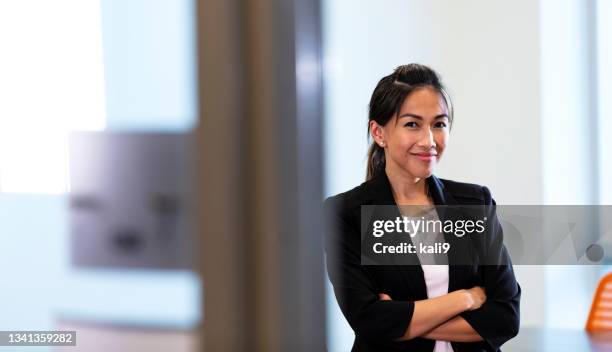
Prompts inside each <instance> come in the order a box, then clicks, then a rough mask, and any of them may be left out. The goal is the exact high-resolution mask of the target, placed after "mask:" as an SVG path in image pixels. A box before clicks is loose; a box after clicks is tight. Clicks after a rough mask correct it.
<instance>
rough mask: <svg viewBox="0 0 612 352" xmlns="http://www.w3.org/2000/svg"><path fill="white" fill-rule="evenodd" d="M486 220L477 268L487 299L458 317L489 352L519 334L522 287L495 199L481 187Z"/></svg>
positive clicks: (497, 348)
mask: <svg viewBox="0 0 612 352" xmlns="http://www.w3.org/2000/svg"><path fill="white" fill-rule="evenodd" d="M483 192H484V195H485V205H486V209H487V219H488V220H487V221H488V222H489V224H488V226H489V227H490V229H491V231H490V232H489V234H490V236H488V238H487V241H486V245H487V246H488V251H487V257H488V258H486V259H485V261H486V263H485V265H483V266H481V267H480V270H481V275H482V276H481V277H482V280H483V287H484V289H485V292H486V295H487V300H486V301H485V303H484V304H483V305H482V306H481V307H480V308H479V309H476V310H473V311H466V312H463V313H461V316H462V317H463V318H464V319H465V320H466V321H467V322H468V323H469V324H470V325H471V326H472V327H473V328H474V330H476V332H478V334H480V336H481V337H482V338H483V339H484V341H485V342H486V343H487V345H488V346H489V347H490V349H491V350H492V351H497V350H499V348H500V346H501V345H502V344H504V343H505V342H506V341H508V340H510V339H511V338H513V337H514V336H516V335H517V334H518V331H519V321H520V309H519V303H520V298H521V287H520V286H519V284H518V283H517V281H516V278H515V276H514V270H513V269H512V261H511V260H510V256H509V254H508V251H507V250H506V247H505V246H504V244H503V231H502V227H501V225H500V223H499V219H498V218H497V213H496V211H495V208H496V204H495V200H493V199H492V197H491V193H490V192H489V190H488V189H487V188H486V187H483Z"/></svg>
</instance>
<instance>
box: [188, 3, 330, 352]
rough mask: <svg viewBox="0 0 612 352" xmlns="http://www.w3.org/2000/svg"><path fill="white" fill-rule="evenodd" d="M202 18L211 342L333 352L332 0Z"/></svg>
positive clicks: (204, 10)
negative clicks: (327, 130)
mask: <svg viewBox="0 0 612 352" xmlns="http://www.w3.org/2000/svg"><path fill="white" fill-rule="evenodd" d="M197 15H198V20H197V22H198V28H197V30H198V55H199V58H198V60H199V66H198V67H199V98H200V99H199V107H200V109H199V110H200V123H199V125H198V127H197V132H196V134H197V136H198V143H197V152H196V156H197V160H196V162H197V163H198V165H199V166H198V170H199V175H198V194H197V195H198V199H197V201H198V204H197V212H198V214H197V216H196V217H197V218H198V219H199V230H198V231H199V236H198V238H199V240H200V242H199V244H198V246H199V252H200V263H199V272H200V273H201V275H202V278H203V287H204V290H203V291H204V294H203V296H204V297H203V324H202V329H201V332H202V337H203V342H204V343H203V345H204V350H206V351H322V350H325V292H324V290H325V289H324V279H323V278H324V276H323V273H324V271H323V253H322V241H321V229H322V226H321V221H320V220H321V207H320V204H321V200H322V196H323V189H322V188H323V170H322V165H323V163H322V150H323V148H322V140H323V131H322V118H323V109H322V96H323V94H322V84H321V14H320V0H303V1H300V0H242V1H241V0H200V1H198V11H197Z"/></svg>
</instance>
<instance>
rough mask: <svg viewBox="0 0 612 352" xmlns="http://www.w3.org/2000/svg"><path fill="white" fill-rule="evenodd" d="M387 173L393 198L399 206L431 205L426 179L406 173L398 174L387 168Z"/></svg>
mask: <svg viewBox="0 0 612 352" xmlns="http://www.w3.org/2000/svg"><path fill="white" fill-rule="evenodd" d="M385 173H386V174H387V177H388V178H389V183H390V184H391V189H392V192H393V197H394V198H395V201H396V203H398V204H429V203H430V202H429V201H428V197H427V182H426V179H425V178H418V177H414V176H412V175H408V174H406V173H405V172H396V171H394V170H392V168H389V166H388V165H387V166H385Z"/></svg>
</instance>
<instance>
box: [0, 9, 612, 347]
mask: <svg viewBox="0 0 612 352" xmlns="http://www.w3.org/2000/svg"><path fill="white" fill-rule="evenodd" d="M610 23H612V2H610V1H606V0H585V1H583V0H538V1H532V0H518V1H513V2H507V1H488V0H463V1H454V0H434V1H426V0H384V1H365V0H358V1H354V0H353V1H351V0H320V1H319V0H303V1H300V0H290V1H282V0H276V1H275V0H246V1H239V0H200V1H197V0H127V1H120V0H53V1H44V0H5V1H2V2H0V47H1V48H2V53H3V54H2V55H0V249H2V255H0V276H1V277H2V280H1V283H0V285H1V287H0V302H1V303H0V312H2V314H0V331H7V330H60V329H65V330H76V331H77V341H78V343H77V346H76V347H61V348H55V349H54V348H52V347H20V350H23V351H30V350H31V351H52V350H61V351H64V350H66V351H72V350H78V351H110V350H112V351H170V350H171V351H201V350H204V349H205V350H210V351H234V350H236V351H247V350H248V351H259V350H261V351H286V350H291V351H300V350H303V351H315V350H324V349H327V350H329V351H333V352H335V351H348V350H350V346H351V345H352V341H353V338H354V334H353V332H352V330H351V329H350V327H349V326H348V324H347V323H346V320H345V319H344V317H343V316H342V314H341V313H340V311H339V309H338V306H337V303H336V301H335V299H334V297H333V292H332V291H331V286H330V284H329V282H328V280H327V278H326V277H325V273H324V270H323V259H324V258H323V255H322V253H321V239H320V233H321V224H320V215H321V214H320V209H319V206H320V202H321V201H322V199H323V198H324V197H327V196H330V195H333V194H337V193H339V192H343V191H346V190H348V189H351V188H353V187H354V186H356V185H358V184H360V183H361V182H363V180H364V177H365V165H366V152H367V147H368V141H367V139H366V127H367V124H366V122H367V105H368V102H369V98H370V95H371V93H372V90H373V88H374V86H375V84H376V83H377V81H378V80H379V79H380V78H381V77H382V76H384V75H386V74H388V73H390V72H391V71H392V70H393V69H394V68H395V67H397V66H399V65H401V64H405V63H410V62H419V63H424V64H427V65H429V66H431V67H433V68H434V69H436V70H437V71H438V72H440V74H441V76H442V79H443V81H444V82H445V84H446V85H447V87H448V89H449V92H450V95H451V96H452V97H453V101H454V105H455V109H456V110H455V113H456V115H455V117H456V119H455V123H454V125H453V129H452V132H451V143H450V145H449V148H448V150H447V152H446V155H445V157H444V159H443V160H442V163H441V165H440V167H439V169H438V171H437V172H436V174H437V175H438V176H440V177H444V178H449V179H456V180H459V181H464V182H472V183H479V184H484V185H487V186H488V187H489V188H490V189H491V191H492V194H493V196H494V197H495V200H496V201H497V203H498V204H518V205H523V204H526V205H527V204H580V205H581V204H611V202H612V185H610V184H609V182H606V181H607V180H610V179H612V141H611V140H610V139H608V138H606V137H607V136H606V132H605V131H610V130H612V120H611V119H610V116H611V114H612V105H611V102H610V100H609V99H606V98H608V97H610V96H611V93H612V72H611V70H612V68H610V65H609V62H611V61H612V57H611V55H612V47H611V46H610V43H612V41H611V40H610V39H609V38H608V37H609V36H612V27H611V26H610ZM162 140H163V141H165V142H163V143H167V144H163V145H166V146H167V148H166V149H156V148H158V147H159V146H160V145H162V144H161V143H162ZM185 141H188V143H187V142H185ZM124 142H125V143H126V144H121V143H124ZM185 143H186V144H185ZM122 145H124V146H125V147H124V148H125V149H122V148H121V147H120V146H122ZM185 145H187V146H188V147H185ZM177 146H180V147H177ZM88 148H91V149H88ZM88 150H92V151H93V150H95V151H96V153H94V152H91V153H92V157H91V158H88V157H87V155H88V153H87V152H86V151H88ZM136 151H137V152H136ZM177 153H178V154H177ZM181 153H185V154H181ZM179 154H180V155H181V157H177V156H176V155H179ZM145 160H146V161H150V163H149V162H147V163H145V162H144V161H145ZM140 162H142V163H140ZM77 164H78V165H77ZM141 165H148V166H146V167H145V166H141ZM92 170H96V171H95V172H93V171H92ZM122 170H131V171H130V174H129V175H130V177H128V176H126V174H125V173H122V172H121V171H122ZM71 178H72V179H71ZM128 180H132V181H128ZM168 180H176V182H174V183H173V182H170V183H168ZM113 182H117V183H116V184H114V183H113ZM130 182H132V183H130ZM137 185H138V186H137ZM143 185H145V186H143ZM84 189H85V190H87V192H90V193H88V194H85V197H82V196H83V194H82V193H79V191H80V190H84ZM168 194H171V195H173V196H176V195H177V194H179V195H180V196H176V197H173V196H170V197H169V196H168ZM88 197H89V198H88ZM92 197H93V198H95V199H97V200H93V201H92ZM139 199H140V200H139ZM151 199H153V200H151ZM177 199H178V205H176V204H177ZM100 200H102V201H104V202H108V204H107V206H108V207H109V209H111V210H112V211H110V210H109V211H107V212H106V213H104V211H102V210H100V208H96V207H98V206H99V204H100ZM147 202H153V204H154V205H153V208H154V209H158V210H159V214H162V213H163V214H169V213H172V214H174V212H178V214H180V216H179V218H178V220H176V221H174V222H173V221H166V220H163V219H162V217H163V215H159V214H158V213H155V214H156V215H151V214H150V208H151V205H150V204H149V203H147ZM92 204H93V206H92ZM96 204H97V205H96ZM92 207H93V208H96V209H97V210H96V211H97V212H98V213H95V214H97V215H95V216H91V217H87V216H85V217H83V216H81V215H75V214H76V213H77V212H79V211H82V209H83V208H88V209H90V210H89V211H91V208H92ZM79 209H81V210H79ZM124 209H125V211H124ZM160 219H161V220H160ZM115 225H116V226H115ZM158 228H163V229H164V230H163V231H165V232H164V233H166V232H167V233H169V234H171V236H170V237H168V238H169V239H168V238H166V237H164V238H158V237H159V236H158V235H160V236H162V237H163V236H165V235H164V234H155V230H152V231H150V232H151V233H149V232H147V231H148V229H158ZM138 229H147V230H143V232H139V231H138ZM86 232H87V233H89V235H90V236H106V237H96V241H98V242H96V241H90V240H87V238H86V237H82V234H83V233H86ZM79 234H81V236H79ZM155 236H158V237H155ZM84 238H85V239H84ZM164 241H169V242H164ZM611 245H612V244H611ZM610 249H612V247H610ZM606 252H607V253H612V251H610V250H606ZM610 260H612V258H607V257H606V260H605V264H607V263H609V262H610ZM609 270H610V267H609V266H608V265H592V266H578V265H576V266H558V265H550V266H544V265H542V266H535V265H534V266H516V267H515V271H516V275H517V279H518V281H519V282H520V284H521V286H522V288H523V296H522V305H521V329H522V330H523V329H525V330H528V329H532V328H533V329H539V330H538V331H548V330H551V331H552V330H555V331H566V332H573V331H583V330H584V326H585V322H586V319H587V316H588V313H589V308H590V305H591V301H592V298H593V294H594V292H595V288H596V286H597V283H598V281H599V279H600V278H601V277H602V276H603V275H605V274H606V273H608V272H609ZM519 337H520V334H519ZM5 350H6V351H12V350H13V349H12V348H11V347H0V351H5ZM504 350H506V351H521V350H523V349H522V347H521V346H520V345H517V344H516V343H515V342H514V341H511V342H509V343H508V345H507V348H505V349H504Z"/></svg>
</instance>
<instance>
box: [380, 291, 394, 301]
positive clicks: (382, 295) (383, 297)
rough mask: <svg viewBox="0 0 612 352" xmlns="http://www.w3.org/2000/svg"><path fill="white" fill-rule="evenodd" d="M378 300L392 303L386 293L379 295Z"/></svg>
mask: <svg viewBox="0 0 612 352" xmlns="http://www.w3.org/2000/svg"><path fill="white" fill-rule="evenodd" d="M378 298H380V300H381V301H392V299H391V297H389V295H388V294H386V293H379V294H378Z"/></svg>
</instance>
